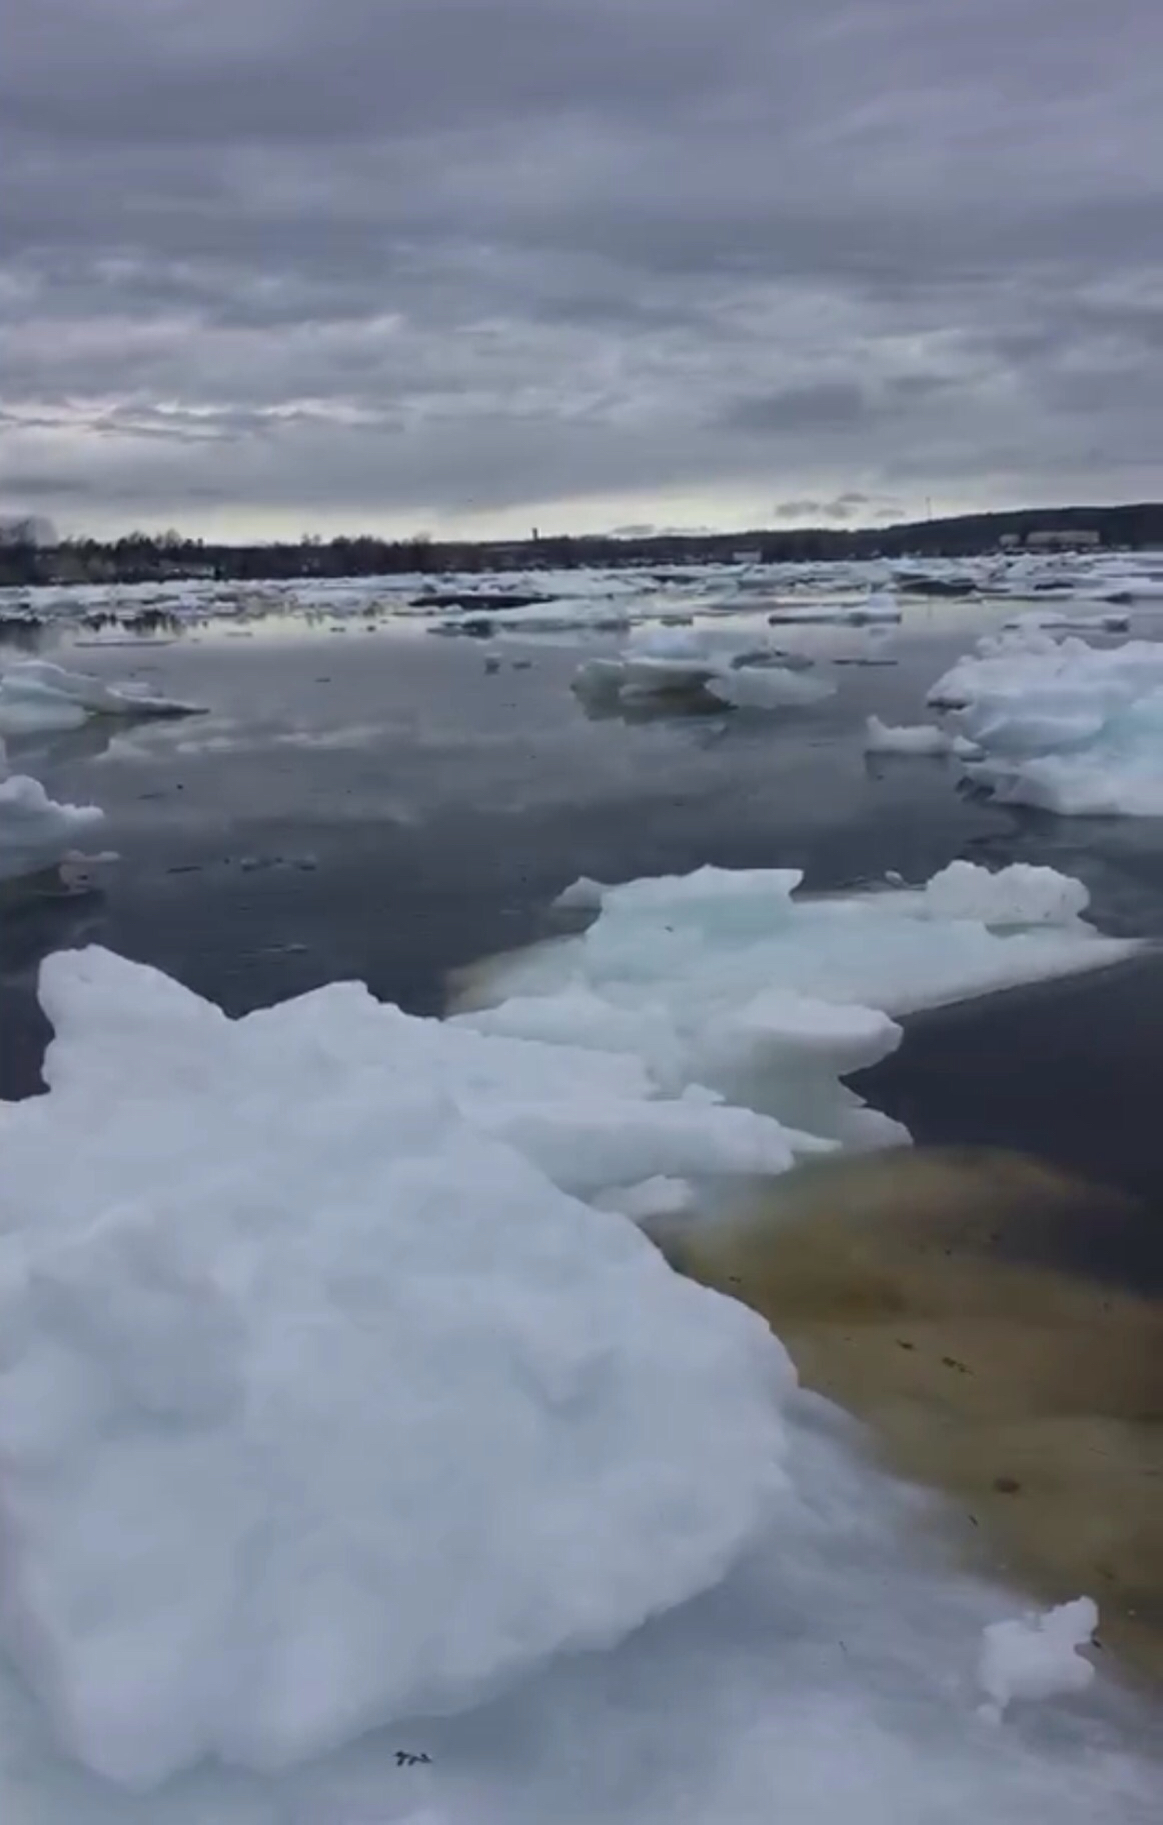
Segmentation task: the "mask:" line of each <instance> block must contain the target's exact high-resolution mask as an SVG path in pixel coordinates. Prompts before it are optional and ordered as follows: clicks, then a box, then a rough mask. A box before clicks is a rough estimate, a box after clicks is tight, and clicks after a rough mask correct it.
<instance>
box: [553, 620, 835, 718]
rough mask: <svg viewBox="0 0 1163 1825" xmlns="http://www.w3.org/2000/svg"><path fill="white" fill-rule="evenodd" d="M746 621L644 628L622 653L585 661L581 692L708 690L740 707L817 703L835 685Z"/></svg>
mask: <svg viewBox="0 0 1163 1825" xmlns="http://www.w3.org/2000/svg"><path fill="white" fill-rule="evenodd" d="M781 661H786V655H782V654H780V653H779V651H778V649H776V648H773V647H772V646H771V645H770V644H769V643H768V642H766V641H764V640H763V639H762V638H760V637H758V636H757V635H756V633H755V632H754V630H753V629H749V628H746V627H732V626H730V625H726V626H704V627H698V628H668V627H639V628H635V629H634V630H633V632H632V633H631V636H630V639H629V641H628V642H627V644H626V646H625V647H623V649H622V651H621V653H620V654H618V656H617V657H616V658H600V659H588V660H584V661H583V662H582V664H581V665H580V666H579V667H578V669H577V672H576V674H575V677H574V689H575V690H576V691H578V692H579V693H580V694H581V695H583V696H586V695H591V696H622V697H651V696H658V697H665V696H671V695H675V694H679V695H687V694H689V693H691V692H696V691H706V692H707V693H708V694H709V695H711V696H712V697H716V698H718V700H719V701H720V702H721V703H724V704H727V705H730V706H732V707H737V708H740V709H784V708H787V707H789V706H794V705H798V704H810V703H817V702H819V701H820V699H822V698H824V697H830V696H831V695H832V693H833V691H834V689H835V686H834V685H832V684H830V683H828V682H827V681H825V680H823V679H818V678H814V677H812V676H810V674H809V672H808V671H807V670H806V669H805V667H804V666H803V663H802V662H800V663H799V664H793V663H786V662H782V663H781Z"/></svg>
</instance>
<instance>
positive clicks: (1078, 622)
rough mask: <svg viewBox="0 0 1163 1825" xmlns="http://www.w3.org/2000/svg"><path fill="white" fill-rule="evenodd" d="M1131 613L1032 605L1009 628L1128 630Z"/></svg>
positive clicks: (1094, 631) (1083, 631) (1086, 631)
mask: <svg viewBox="0 0 1163 1825" xmlns="http://www.w3.org/2000/svg"><path fill="white" fill-rule="evenodd" d="M1130 625H1131V617H1130V615H1129V614H1127V612H1126V610H1125V609H1121V608H1113V609H1107V610H1106V611H1105V612H1103V613H1101V614H1094V613H1090V614H1078V613H1071V612H1070V611H1069V610H1067V609H1064V608H1030V609H1026V610H1025V612H1024V613H1022V614H1020V615H1015V616H1014V618H1013V620H1012V621H1007V622H1006V627H1007V629H1017V630H1018V631H1019V632H1024V631H1037V630H1038V629H1045V630H1046V632H1048V633H1051V632H1052V633H1064V634H1066V633H1069V634H1125V633H1126V631H1127V629H1128V628H1129V627H1130Z"/></svg>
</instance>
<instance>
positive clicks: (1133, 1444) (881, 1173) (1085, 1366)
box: [660, 1148, 1163, 1678]
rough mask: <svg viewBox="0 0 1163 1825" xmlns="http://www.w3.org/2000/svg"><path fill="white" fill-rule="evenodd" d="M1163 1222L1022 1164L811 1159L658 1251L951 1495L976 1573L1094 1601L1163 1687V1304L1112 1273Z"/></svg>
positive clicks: (903, 1157) (916, 1475)
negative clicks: (756, 1320)
mask: <svg viewBox="0 0 1163 1825" xmlns="http://www.w3.org/2000/svg"><path fill="white" fill-rule="evenodd" d="M1158 1221H1159V1218H1158V1217H1157V1216H1156V1215H1155V1213H1154V1212H1153V1211H1149V1210H1147V1209H1146V1208H1145V1207H1143V1206H1141V1205H1139V1204H1136V1203H1135V1202H1134V1201H1133V1200H1131V1199H1129V1198H1127V1197H1125V1196H1123V1195H1122V1194H1121V1193H1118V1192H1113V1191H1109V1190H1105V1189H1103V1188H1101V1187H1096V1186H1092V1185H1088V1184H1086V1183H1083V1182H1082V1181H1080V1180H1077V1179H1074V1178H1069V1177H1067V1176H1065V1175H1063V1174H1061V1173H1058V1172H1056V1171H1055V1170H1053V1169H1052V1168H1050V1167H1047V1166H1044V1165H1042V1164H1041V1163H1040V1162H1037V1161H1034V1160H1030V1159H1026V1158H1023V1157H1022V1156H1020V1155H1016V1154H1008V1153H998V1152H992V1151H988V1150H984V1149H982V1150H973V1149H928V1150H925V1149H917V1150H912V1149H907V1148H905V1149H900V1150H894V1151H892V1152H889V1153H884V1154H878V1155H871V1156H864V1157H862V1158H861V1157H858V1158H851V1157H849V1158H845V1159H843V1160H836V1161H831V1162H825V1163H822V1164H814V1165H812V1166H810V1167H806V1168H803V1169H800V1170H798V1171H796V1172H794V1173H791V1174H788V1175H787V1177H786V1178H785V1179H783V1180H779V1181H775V1182H773V1183H772V1184H771V1185H770V1186H768V1187H765V1188H764V1189H763V1190H762V1191H760V1192H758V1193H757V1194H756V1196H755V1198H754V1200H753V1201H751V1202H750V1203H749V1205H748V1207H747V1208H746V1209H745V1210H744V1212H743V1213H742V1214H740V1215H739V1216H737V1217H735V1218H732V1219H730V1220H725V1221H724V1222H722V1223H721V1224H718V1225H714V1226H710V1225H708V1226H706V1227H703V1228H700V1229H698V1230H697V1231H692V1232H689V1233H686V1234H684V1235H682V1236H681V1237H667V1238H660V1239H661V1240H662V1242H663V1246H664V1248H665V1249H666V1252H667V1253H668V1255H669V1256H670V1258H671V1259H672V1260H673V1261H674V1263H675V1265H676V1266H678V1267H679V1268H681V1269H682V1271H684V1272H686V1273H689V1274H691V1275H692V1276H693V1277H694V1278H696V1279H698V1280H701V1281H703V1282H705V1283H706V1284H708V1285H710V1286H714V1287H717V1288H719V1289H720V1290H721V1291H723V1292H727V1293H731V1294H733V1295H735V1296H736V1297H738V1298H740V1299H743V1300H745V1301H746V1303H747V1304H749V1305H751V1306H753V1307H754V1308H755V1309H756V1310H757V1311H759V1312H761V1313H762V1314H763V1316H764V1317H765V1318H767V1319H768V1320H769V1322H770V1323H771V1325H772V1327H773V1329H775V1330H776V1331H777V1332H778V1334H779V1335H780V1337H781V1338H782V1339H783V1341H784V1342H785V1344H786V1345H787V1347H788V1349H789V1350H790V1352H791V1354H792V1356H793V1358H794V1359H795V1362H796V1364H797V1367H798V1369H799V1372H800V1376H801V1379H802V1380H803V1381H804V1382H805V1384H806V1385H807V1386H809V1387H812V1388H815V1389H817V1390H819V1391H820V1392H822V1393H824V1394H827V1395H829V1396H830V1397H831V1398H832V1399H834V1400H836V1401H837V1402H839V1403H840V1404H841V1405H842V1406H844V1407H847V1408H848V1409H849V1410H850V1411H852V1412H853V1413H856V1414H858V1415H859V1416H860V1417H861V1418H863V1419H864V1420H866V1421H867V1422H868V1423H869V1425H870V1426H871V1428H872V1429H873V1433H874V1436H875V1438H876V1439H877V1440H878V1441H879V1443H880V1446H881V1448H882V1450H883V1454H884V1457H885V1459H886V1461H887V1462H888V1463H889V1464H890V1465H891V1466H892V1467H893V1468H894V1469H895V1470H897V1471H899V1472H900V1473H902V1474H904V1475H905V1476H907V1477H910V1478H912V1479H914V1480H916V1481H921V1482H927V1483H930V1484H933V1485H936V1486H938V1487H939V1488H941V1489H942V1490H944V1491H945V1492H946V1493H947V1494H948V1495H949V1496H950V1497H951V1498H952V1499H953V1503H954V1507H955V1511H956V1513H957V1514H958V1515H959V1516H960V1517H961V1525H962V1527H963V1529H964V1537H965V1543H966V1550H967V1553H968V1555H969V1556H970V1557H971V1559H972V1561H973V1562H974V1563H976V1564H978V1565H979V1566H982V1567H984V1568H985V1569H988V1570H990V1571H992V1572H995V1573H998V1574H1003V1575H1006V1576H1008V1577H1011V1578H1013V1579H1016V1580H1018V1581H1019V1582H1022V1583H1024V1584H1025V1585H1026V1586H1027V1587H1028V1588H1030V1589H1031V1590H1032V1591H1034V1592H1036V1593H1037V1595H1038V1596H1039V1597H1040V1598H1043V1599H1045V1600H1049V1601H1061V1600H1063V1599H1067V1598H1070V1597H1075V1596H1078V1595H1079V1594H1081V1593H1083V1592H1085V1593H1086V1594H1088V1595H1090V1596H1092V1597H1094V1598H1095V1600H1096V1601H1097V1603H1098V1605H1099V1609H1100V1613H1101V1618H1102V1622H1101V1626H1100V1630H1099V1640H1100V1643H1101V1644H1102V1645H1103V1646H1106V1647H1108V1648H1111V1649H1113V1650H1116V1651H1117V1652H1118V1653H1119V1654H1120V1656H1121V1657H1122V1658H1123V1659H1124V1661H1125V1663H1126V1664H1127V1665H1128V1666H1130V1667H1133V1668H1136V1669H1138V1670H1139V1671H1140V1672H1141V1673H1145V1674H1148V1675H1150V1676H1152V1677H1154V1678H1161V1677H1163V1300H1159V1299H1155V1298H1144V1297H1140V1296H1138V1295H1137V1294H1136V1293H1135V1292H1134V1291H1133V1290H1128V1288H1127V1287H1126V1286H1125V1285H1123V1286H1120V1285H1116V1284H1111V1283H1110V1282H1109V1280H1106V1281H1104V1279H1103V1278H1102V1277H1100V1276H1101V1275H1102V1272H1103V1264H1104V1263H1105V1262H1107V1261H1108V1259H1109V1258H1110V1257H1111V1256H1112V1255H1113V1256H1117V1257H1118V1259H1119V1260H1120V1262H1121V1263H1123V1264H1125V1263H1126V1262H1127V1260H1129V1259H1133V1254H1134V1239H1135V1237H1136V1235H1137V1234H1139V1235H1142V1236H1143V1237H1144V1238H1146V1237H1147V1236H1148V1234H1149V1226H1150V1225H1151V1224H1152V1223H1156V1222H1158Z"/></svg>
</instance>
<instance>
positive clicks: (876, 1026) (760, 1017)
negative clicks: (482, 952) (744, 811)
mask: <svg viewBox="0 0 1163 1825" xmlns="http://www.w3.org/2000/svg"><path fill="white" fill-rule="evenodd" d="M800 883H801V875H800V873H799V871H798V870H795V869H759V870H753V871H747V870H729V869H718V868H703V869H700V870H698V871H697V872H696V873H694V874H691V875H687V876H676V877H664V878H660V879H656V880H640V881H631V882H628V883H626V884H625V885H623V886H617V887H602V886H601V885H600V884H599V883H597V882H593V881H585V882H583V883H579V884H578V885H577V887H576V888H575V889H574V890H573V891H572V892H571V893H569V894H567V895H566V896H564V902H565V904H567V905H572V906H573V907H575V908H586V907H591V908H592V907H594V906H595V905H596V906H598V907H599V908H600V911H599V913H598V917H597V918H596V920H595V921H594V923H593V924H591V925H590V926H589V928H588V929H587V930H586V931H584V932H582V933H580V934H578V935H576V936H571V937H566V938H563V939H561V940H560V941H558V942H556V943H551V944H547V945H543V946H541V947H539V948H538V949H536V950H535V951H532V952H528V953H524V954H520V955H518V956H516V957H514V958H511V959H502V960H500V961H499V962H498V963H497V964H495V965H494V966H493V969H492V972H491V974H490V977H489V980H488V985H487V991H486V992H485V997H484V998H485V999H487V1001H488V1002H489V1003H490V1004H491V1005H488V1006H484V1007H477V1008H475V1009H474V1010H473V1011H470V1012H465V1013H463V1014H461V1015H458V1016H457V1017H456V1018H457V1024H461V1023H468V1024H471V1025H472V1026H474V1027H475V1028H477V1029H478V1030H479V1031H481V1032H485V1033H488V1034H491V1035H507V1036H510V1037H527V1038H536V1039H540V1040H546V1041H552V1042H556V1043H562V1044H568V1045H581V1046H587V1047H590V1048H592V1049H593V1050H594V1051H595V1053H597V1054H599V1055H602V1054H610V1053H612V1054H618V1055H621V1056H623V1057H626V1056H629V1057H631V1058H632V1059H633V1060H634V1061H635V1062H636V1063H637V1062H638V1061H639V1060H644V1061H645V1064H646V1067H647V1069H648V1070H649V1072H650V1074H651V1076H652V1077H653V1078H654V1080H655V1081H656V1082H657V1083H659V1084H660V1085H663V1086H665V1087H666V1088H667V1089H668V1090H669V1091H671V1092H672V1093H681V1092H684V1091H685V1092H686V1093H687V1095H688V1096H689V1094H690V1091H691V1086H708V1085H709V1086H711V1087H712V1088H713V1089H717V1090H721V1091H723V1092H724V1093H727V1094H731V1095H736V1094H739V1093H740V1090H741V1086H745V1087H746V1090H747V1093H748V1094H749V1095H753V1094H754V1091H755V1086H756V1084H757V1083H760V1084H761V1085H762V1086H763V1092H764V1095H765V1098H766V1100H765V1101H764V1103H763V1107H765V1108H769V1109H770V1110H771V1111H772V1112H773V1113H774V1114H775V1115H777V1116H778V1118H779V1119H780V1120H781V1121H782V1122H784V1123H785V1124H787V1125H788V1127H789V1128H791V1129H792V1130H793V1131H794V1132H795V1134H796V1135H801V1134H802V1133H803V1131H806V1132H807V1133H808V1134H809V1135H812V1136H816V1137H818V1138H831V1139H834V1140H839V1141H843V1142H845V1143H847V1144H849V1145H857V1144H869V1143H872V1144H880V1143H883V1142H886V1141H891V1140H896V1139H900V1138H901V1130H900V1128H899V1127H898V1126H897V1124H895V1123H893V1122H890V1121H888V1120H887V1118H886V1117H884V1116H882V1115H880V1114H878V1113H877V1112H876V1111H873V1110H869V1109H866V1108H865V1107H864V1105H863V1104H862V1103H861V1102H860V1100H859V1099H858V1098H857V1097H856V1095H855V1093H854V1092H852V1091H851V1090H849V1089H847V1088H846V1087H845V1086H844V1085H843V1084H842V1083H841V1082H840V1079H841V1077H842V1076H843V1075H845V1074H846V1073H848V1072H851V1071H855V1070H858V1069H860V1068H861V1067H862V1066H865V1065H871V1064H873V1063H875V1062H876V1061H877V1060H878V1059H880V1058H883V1057H885V1056H886V1055H887V1054H888V1053H889V1052H891V1051H892V1050H893V1049H894V1048H895V1047H896V1045H897V1044H898V1043H899V1039H900V1028H899V1027H898V1026H897V1024H896V1021H895V1019H894V1018H893V1017H894V1016H896V1015H900V1014H902V1013H907V1012H911V1011H914V1010H915V1009H917V1008H920V1007H924V1006H933V1005H936V1004H938V1003H941V1002H948V1001H954V1000H957V999H959V998H961V997H963V996H966V995H973V994H980V993H984V992H986V991H988V990H990V989H994V988H1002V987H1008V986H1013V985H1014V984H1017V983H1021V982H1028V981H1032V980H1036V979H1038V978H1040V977H1044V976H1055V975H1059V974H1064V973H1067V972H1070V971H1073V970H1079V969H1088V968H1091V967H1094V966H1096V965H1100V964H1103V963H1107V962H1111V961H1114V960H1116V959H1118V958H1120V957H1123V956H1126V955H1127V954H1128V948H1129V947H1128V946H1126V945H1125V944H1123V943H1121V942H1117V941H1115V940H1112V939H1106V938H1102V937H1100V936H1099V935H1098V933H1097V932H1095V931H1094V929H1093V928H1092V927H1091V926H1090V925H1088V924H1087V923H1086V922H1085V921H1084V920H1083V919H1082V917H1081V914H1082V912H1083V911H1084V909H1085V906H1086V890H1085V888H1083V887H1082V886H1081V884H1080V883H1078V882H1076V881H1072V880H1070V879H1069V878H1068V877H1066V876H1063V875H1060V874H1058V873H1056V872H1055V871H1054V870H1053V869H1037V868H1028V867H1025V866H1023V865H1020V864H1015V865H1014V866H1013V867H1010V868H1007V869H1002V870H1000V871H999V872H997V873H991V872H990V871H989V870H988V869H985V868H980V867H976V866H974V865H973V864H971V863H968V862H957V863H954V864H952V865H951V866H950V867H949V868H948V869H946V870H944V871H943V872H942V873H941V874H940V875H937V876H935V877H934V879H933V880H932V881H931V882H930V883H929V884H928V886H927V887H925V888H921V889H893V890H887V889H886V890H884V891H880V892H876V893H867V894H851V895H846V896H845V895H837V896H832V897H828V898H824V899H813V898H810V897H800V896H799V895H798V893H797V889H798V888H799V887H800ZM793 1145H794V1146H800V1147H802V1145H803V1142H802V1139H795V1140H793ZM652 1170H653V1171H654V1172H666V1171H667V1170H668V1168H666V1167H664V1166H657V1167H655V1168H653V1169H652ZM672 1170H674V1171H675V1172H677V1175H678V1176H679V1177H682V1176H685V1175H686V1174H687V1173H689V1172H690V1171H692V1170H697V1168H692V1167H691V1166H683V1167H679V1166H675V1167H673V1168H672ZM642 1176H643V1177H647V1176H651V1175H649V1174H643V1175H642ZM626 1182H627V1183H629V1182H630V1180H629V1178H627V1180H626Z"/></svg>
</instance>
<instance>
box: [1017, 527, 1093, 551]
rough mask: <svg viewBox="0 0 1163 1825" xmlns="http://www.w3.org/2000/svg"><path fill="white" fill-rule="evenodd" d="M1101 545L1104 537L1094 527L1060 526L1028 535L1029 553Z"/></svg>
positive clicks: (1027, 547) (1070, 549) (1079, 548)
mask: <svg viewBox="0 0 1163 1825" xmlns="http://www.w3.org/2000/svg"><path fill="white" fill-rule="evenodd" d="M1003 543H1004V540H1003ZM1101 544H1102V535H1101V534H1100V533H1098V532H1096V531H1095V530H1094V528H1093V527H1092V526H1059V527H1052V528H1048V529H1047V530H1045V531H1043V532H1028V533H1027V534H1026V549H1027V551H1079V550H1083V549H1089V548H1090V547H1091V546H1094V545H1101Z"/></svg>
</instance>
